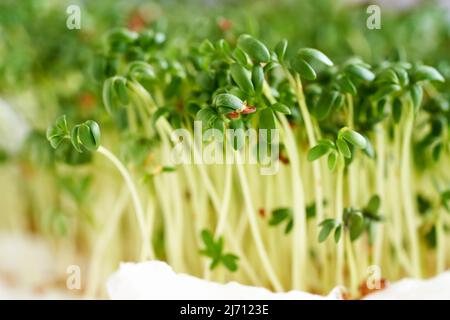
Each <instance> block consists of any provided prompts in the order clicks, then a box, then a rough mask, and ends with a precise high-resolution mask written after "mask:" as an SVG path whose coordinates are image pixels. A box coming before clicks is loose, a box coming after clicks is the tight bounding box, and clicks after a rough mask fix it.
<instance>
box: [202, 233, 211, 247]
mask: <svg viewBox="0 0 450 320" xmlns="http://www.w3.org/2000/svg"><path fill="white" fill-rule="evenodd" d="M201 237H202V240H203V243H204V244H205V246H206V248H214V238H213V236H212V234H211V232H210V231H209V230H206V229H204V230H202V232H201Z"/></svg>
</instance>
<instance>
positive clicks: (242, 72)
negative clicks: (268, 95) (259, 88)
mask: <svg viewBox="0 0 450 320" xmlns="http://www.w3.org/2000/svg"><path fill="white" fill-rule="evenodd" d="M230 72H231V77H232V78H233V80H234V82H236V84H237V85H238V86H239V88H241V90H242V91H244V92H245V93H248V94H253V93H254V92H255V89H254V88H253V84H252V82H251V81H250V75H249V72H248V71H247V70H246V69H245V68H244V67H243V66H242V65H240V64H238V63H233V64H232V65H231V67H230Z"/></svg>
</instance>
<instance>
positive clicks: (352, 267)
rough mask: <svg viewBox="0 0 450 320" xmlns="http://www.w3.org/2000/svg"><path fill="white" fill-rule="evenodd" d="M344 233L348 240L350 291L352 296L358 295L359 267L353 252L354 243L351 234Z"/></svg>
mask: <svg viewBox="0 0 450 320" xmlns="http://www.w3.org/2000/svg"><path fill="white" fill-rule="evenodd" d="M345 233H347V232H345ZM345 233H344V238H345V241H346V247H347V248H346V253H347V261H348V266H349V272H350V292H351V294H352V296H356V294H357V292H358V279H359V275H358V268H357V264H356V259H355V255H354V254H353V245H352V242H351V240H350V235H349V234H345Z"/></svg>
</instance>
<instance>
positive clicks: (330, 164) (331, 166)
mask: <svg viewBox="0 0 450 320" xmlns="http://www.w3.org/2000/svg"><path fill="white" fill-rule="evenodd" d="M336 160H337V155H336V152H335V151H333V152H331V153H330V154H329V155H328V169H329V170H330V171H333V170H334V168H335V167H336V162H337V161H336Z"/></svg>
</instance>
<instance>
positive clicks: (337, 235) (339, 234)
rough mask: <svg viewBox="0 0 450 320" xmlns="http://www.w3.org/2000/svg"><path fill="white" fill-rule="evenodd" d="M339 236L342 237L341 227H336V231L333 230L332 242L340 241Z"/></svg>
mask: <svg viewBox="0 0 450 320" xmlns="http://www.w3.org/2000/svg"><path fill="white" fill-rule="evenodd" d="M341 235H342V225H341V224H340V225H338V226H337V228H336V230H334V242H336V243H338V242H339V240H340V239H341Z"/></svg>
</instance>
